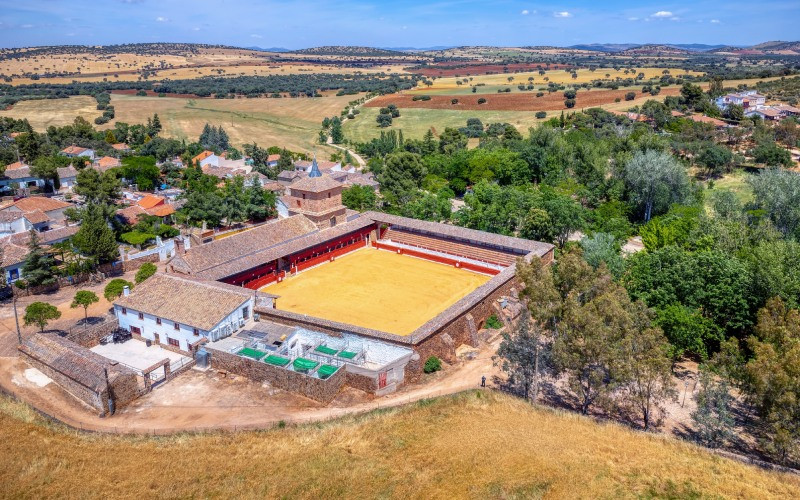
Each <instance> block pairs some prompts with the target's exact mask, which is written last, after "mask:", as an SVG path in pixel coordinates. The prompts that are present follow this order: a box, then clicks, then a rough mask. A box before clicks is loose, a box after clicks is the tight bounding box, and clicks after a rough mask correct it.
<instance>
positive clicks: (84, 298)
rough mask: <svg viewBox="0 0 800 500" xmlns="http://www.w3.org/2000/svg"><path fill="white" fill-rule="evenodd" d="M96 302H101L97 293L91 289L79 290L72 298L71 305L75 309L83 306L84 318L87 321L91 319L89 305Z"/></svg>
mask: <svg viewBox="0 0 800 500" xmlns="http://www.w3.org/2000/svg"><path fill="white" fill-rule="evenodd" d="M95 302H100V298H99V297H98V296H97V294H96V293H94V292H92V291H90V290H78V292H77V293H76V294H75V297H74V298H73V299H72V304H70V307H71V308H73V309H75V308H77V307H83V319H84V321H86V320H88V319H89V306H91V305H92V304H94V303H95Z"/></svg>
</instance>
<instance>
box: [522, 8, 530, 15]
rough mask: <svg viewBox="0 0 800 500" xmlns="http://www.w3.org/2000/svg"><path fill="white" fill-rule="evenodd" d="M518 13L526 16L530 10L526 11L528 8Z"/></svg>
mask: <svg viewBox="0 0 800 500" xmlns="http://www.w3.org/2000/svg"><path fill="white" fill-rule="evenodd" d="M520 14H522V15H523V16H527V15H528V14H530V11H528V9H525V10H523V11H522V12H520Z"/></svg>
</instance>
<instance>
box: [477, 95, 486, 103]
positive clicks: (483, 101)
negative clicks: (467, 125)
mask: <svg viewBox="0 0 800 500" xmlns="http://www.w3.org/2000/svg"><path fill="white" fill-rule="evenodd" d="M485 102H486V99H484V98H483V97H481V98H480V99H478V104H483V103H485Z"/></svg>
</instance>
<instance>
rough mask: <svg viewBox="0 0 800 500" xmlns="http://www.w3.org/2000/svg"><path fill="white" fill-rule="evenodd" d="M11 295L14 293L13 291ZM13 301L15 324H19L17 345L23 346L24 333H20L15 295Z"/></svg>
mask: <svg viewBox="0 0 800 500" xmlns="http://www.w3.org/2000/svg"><path fill="white" fill-rule="evenodd" d="M11 293H14V292H13V291H12V292H11ZM12 297H13V299H12V301H13V302H14V323H16V324H17V343H18V345H22V333H20V331H19V316H17V296H16V295H13V296H12Z"/></svg>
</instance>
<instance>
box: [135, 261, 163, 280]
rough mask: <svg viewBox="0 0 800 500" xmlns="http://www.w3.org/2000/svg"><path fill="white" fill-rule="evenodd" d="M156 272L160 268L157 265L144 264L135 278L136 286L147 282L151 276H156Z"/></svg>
mask: <svg viewBox="0 0 800 500" xmlns="http://www.w3.org/2000/svg"><path fill="white" fill-rule="evenodd" d="M156 271H158V268H157V267H156V265H155V264H153V263H152V262H145V263H144V264H142V267H140V268H139V270H138V271H136V276H135V277H134V280H135V281H136V284H137V285H138V284H139V283H141V282H142V281H144V280H146V279H147V278H149V277H150V276H152V275H154V274H156Z"/></svg>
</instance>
